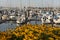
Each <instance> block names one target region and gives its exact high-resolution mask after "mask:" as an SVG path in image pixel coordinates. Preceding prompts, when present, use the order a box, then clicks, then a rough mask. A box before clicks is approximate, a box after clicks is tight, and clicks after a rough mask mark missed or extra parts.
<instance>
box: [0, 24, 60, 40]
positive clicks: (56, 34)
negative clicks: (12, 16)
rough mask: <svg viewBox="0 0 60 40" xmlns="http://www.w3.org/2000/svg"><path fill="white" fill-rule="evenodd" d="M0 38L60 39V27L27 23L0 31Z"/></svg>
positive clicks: (9, 39) (16, 39)
mask: <svg viewBox="0 0 60 40" xmlns="http://www.w3.org/2000/svg"><path fill="white" fill-rule="evenodd" d="M0 40H60V28H59V27H52V26H51V25H31V24H25V25H22V26H20V27H16V28H15V29H14V30H9V31H6V32H0Z"/></svg>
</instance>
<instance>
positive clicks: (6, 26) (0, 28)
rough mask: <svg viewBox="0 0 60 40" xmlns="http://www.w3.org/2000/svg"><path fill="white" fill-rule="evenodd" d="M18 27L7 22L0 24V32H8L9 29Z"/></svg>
mask: <svg viewBox="0 0 60 40" xmlns="http://www.w3.org/2000/svg"><path fill="white" fill-rule="evenodd" d="M16 26H17V25H16V23H13V22H5V23H2V24H0V31H6V30H7V29H12V28H15V27H16Z"/></svg>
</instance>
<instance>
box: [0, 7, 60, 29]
mask: <svg viewBox="0 0 60 40" xmlns="http://www.w3.org/2000/svg"><path fill="white" fill-rule="evenodd" d="M16 10H18V9H14V10H10V11H9V10H8V9H6V10H4V9H3V11H2V10H0V25H8V24H9V25H10V26H12V25H15V27H16V26H20V25H23V24H53V25H58V24H60V11H59V9H54V8H53V9H51V8H38V7H37V8H34V7H28V8H25V7H24V8H23V10H22V11H21V10H18V11H16ZM10 21H12V24H10ZM6 22H7V24H5V23H6ZM13 22H14V23H13ZM1 27H2V26H1ZM13 27H14V26H13ZM2 28H4V26H3V27H2ZM7 28H9V27H7ZM5 30H6V29H5Z"/></svg>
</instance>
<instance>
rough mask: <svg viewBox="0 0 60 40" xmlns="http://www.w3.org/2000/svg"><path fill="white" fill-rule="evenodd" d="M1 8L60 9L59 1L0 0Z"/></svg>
mask: <svg viewBox="0 0 60 40" xmlns="http://www.w3.org/2000/svg"><path fill="white" fill-rule="evenodd" d="M0 6H3V7H24V6H25V7H28V6H32V7H60V0H0Z"/></svg>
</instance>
